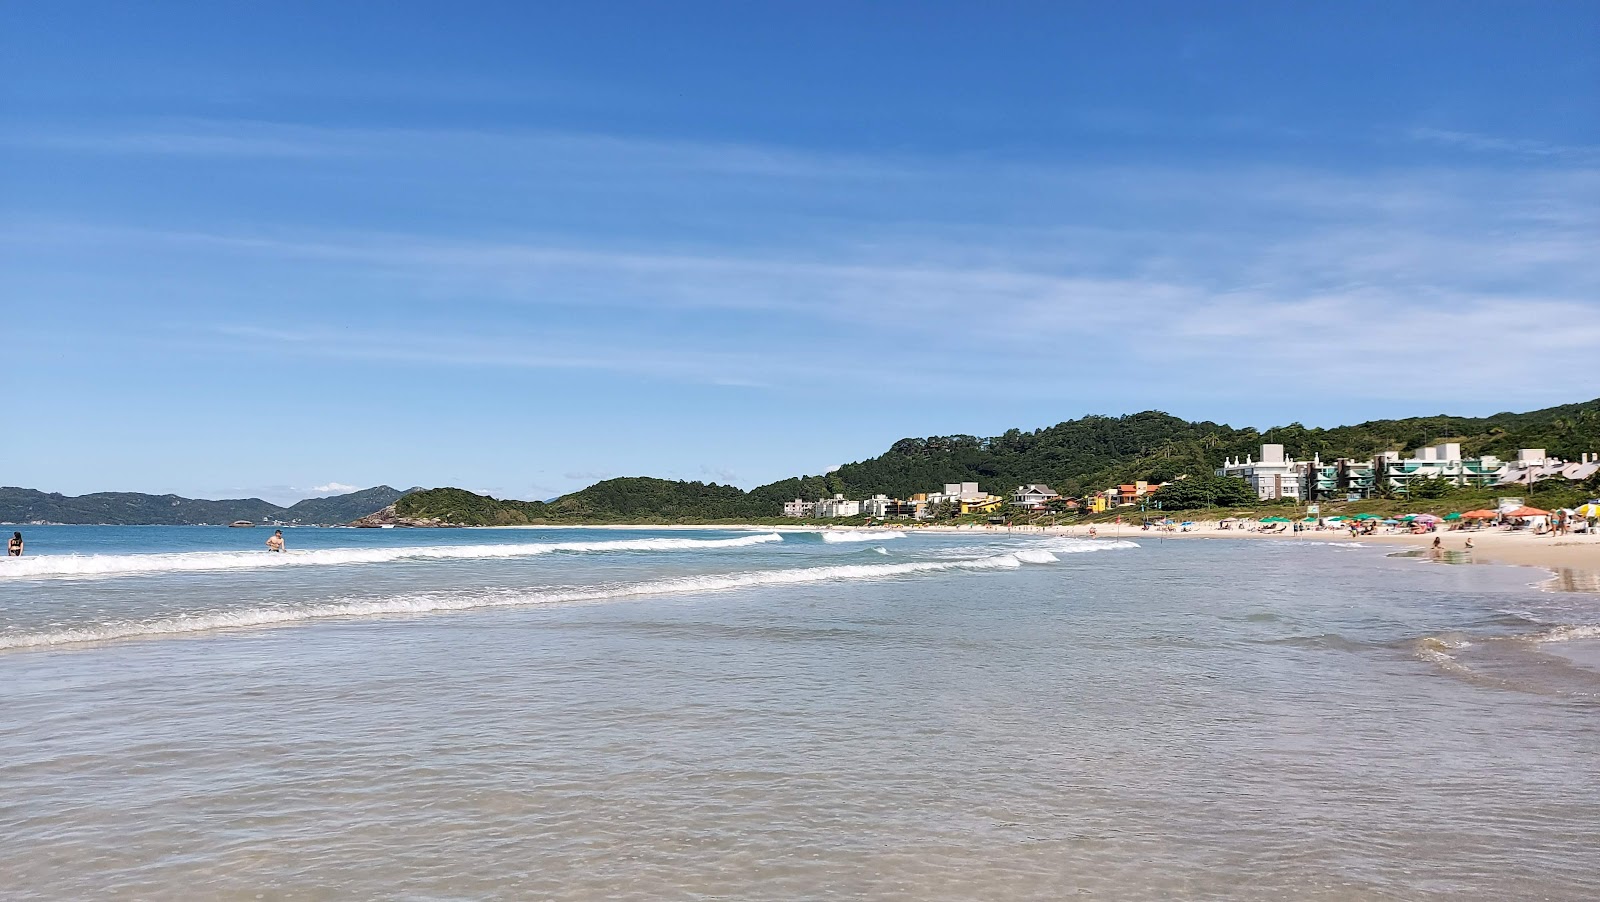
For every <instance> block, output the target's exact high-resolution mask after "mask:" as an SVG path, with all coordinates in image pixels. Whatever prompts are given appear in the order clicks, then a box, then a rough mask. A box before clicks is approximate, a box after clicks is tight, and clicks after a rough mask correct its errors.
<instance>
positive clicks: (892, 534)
mask: <svg viewBox="0 0 1600 902" xmlns="http://www.w3.org/2000/svg"><path fill="white" fill-rule="evenodd" d="M905 537H906V534H905V533H903V532H901V531H899V530H898V529H891V530H888V531H882V532H880V531H878V530H873V531H871V532H868V531H866V530H862V531H860V532H855V531H851V532H824V533H822V541H824V542H827V543H828V544H830V545H833V544H837V543H839V542H877V541H880V540H883V539H903V538H905Z"/></svg>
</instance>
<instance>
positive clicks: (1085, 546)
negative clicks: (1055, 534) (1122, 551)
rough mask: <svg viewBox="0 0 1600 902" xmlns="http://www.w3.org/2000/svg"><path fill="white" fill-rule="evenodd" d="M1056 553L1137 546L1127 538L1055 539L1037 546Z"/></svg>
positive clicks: (1079, 552) (1081, 552) (1137, 545)
mask: <svg viewBox="0 0 1600 902" xmlns="http://www.w3.org/2000/svg"><path fill="white" fill-rule="evenodd" d="M1039 547H1040V548H1042V549H1043V550H1045V551H1051V552H1054V553H1056V554H1083V553H1084V552H1088V551H1110V550H1112V549H1114V548H1138V547H1139V543H1138V542H1130V541H1128V540H1127V539H1056V540H1055V541H1052V542H1046V543H1044V544H1043V545H1041V546H1039Z"/></svg>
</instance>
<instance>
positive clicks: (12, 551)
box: [6, 532, 22, 557]
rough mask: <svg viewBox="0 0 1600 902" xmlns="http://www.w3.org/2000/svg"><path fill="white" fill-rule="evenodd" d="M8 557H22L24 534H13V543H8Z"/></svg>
mask: <svg viewBox="0 0 1600 902" xmlns="http://www.w3.org/2000/svg"><path fill="white" fill-rule="evenodd" d="M6 557H22V533H20V532H14V533H12V534H11V541H10V542H7V543H6Z"/></svg>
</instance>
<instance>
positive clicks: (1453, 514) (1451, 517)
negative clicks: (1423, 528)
mask: <svg viewBox="0 0 1600 902" xmlns="http://www.w3.org/2000/svg"><path fill="white" fill-rule="evenodd" d="M1444 518H1445V519H1446V520H1459V519H1461V512H1460V511H1451V512H1450V513H1448V514H1445V515H1444Z"/></svg>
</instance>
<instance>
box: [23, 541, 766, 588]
mask: <svg viewBox="0 0 1600 902" xmlns="http://www.w3.org/2000/svg"><path fill="white" fill-rule="evenodd" d="M781 541H783V536H780V535H778V534H777V533H764V534H761V535H753V536H740V537H738V538H733V539H679V538H653V539H618V540H614V541H608V542H535V543H516V544H509V543H508V544H503V545H422V546H417V547H412V548H401V547H392V546H390V547H384V548H318V549H312V550H307V551H289V552H285V553H283V554H272V553H270V552H267V551H190V552H172V553H160V554H85V555H77V554H72V555H39V556H37V557H26V558H9V559H5V558H0V579H31V578H36V577H63V576H65V577H72V576H80V577H81V576H125V575H129V574H137V573H182V572H190V571H194V572H199V571H207V570H259V569H265V568H270V567H319V566H330V565H335V564H384V563H390V562H392V561H405V560H465V559H473V558H512V557H530V556H534V555H540V554H553V553H556V552H606V551H700V550H707V549H715V548H742V547H745V546H749V545H761V544H765V543H768V542H781Z"/></svg>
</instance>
